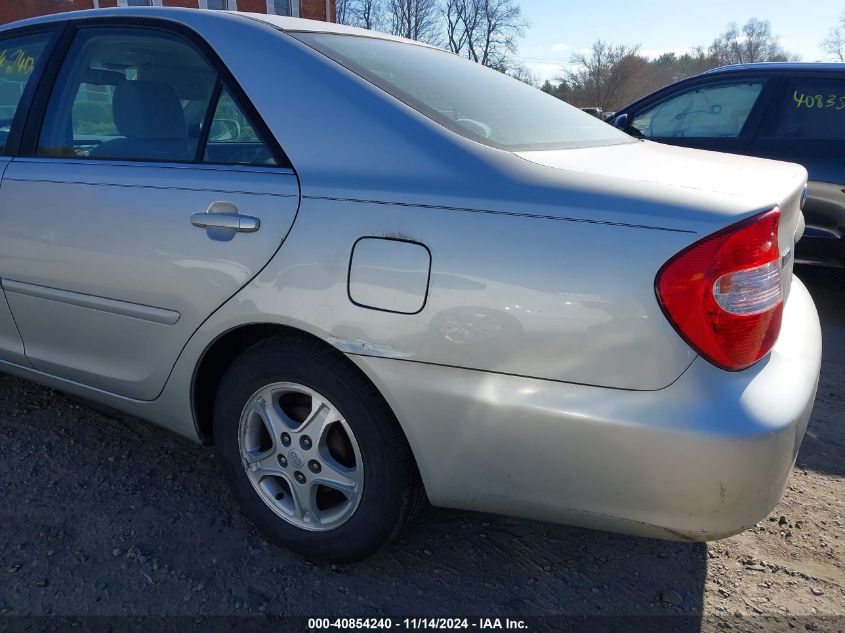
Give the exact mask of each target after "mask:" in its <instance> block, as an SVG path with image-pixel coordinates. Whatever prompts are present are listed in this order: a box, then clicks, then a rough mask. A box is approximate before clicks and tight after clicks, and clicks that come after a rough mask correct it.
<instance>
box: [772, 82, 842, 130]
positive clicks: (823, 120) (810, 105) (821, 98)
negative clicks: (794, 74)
mask: <svg viewBox="0 0 845 633" xmlns="http://www.w3.org/2000/svg"><path fill="white" fill-rule="evenodd" d="M775 134H776V136H777V137H778V138H786V139H804V140H815V141H819V140H828V141H832V140H838V141H841V140H845V81H842V80H836V79H823V78H822V79H813V78H809V79H796V80H794V81H792V82H791V84H790V86H789V90H788V91H787V94H786V103H784V104H783V109H782V110H781V115H780V121H778V125H777V131H776V132H775Z"/></svg>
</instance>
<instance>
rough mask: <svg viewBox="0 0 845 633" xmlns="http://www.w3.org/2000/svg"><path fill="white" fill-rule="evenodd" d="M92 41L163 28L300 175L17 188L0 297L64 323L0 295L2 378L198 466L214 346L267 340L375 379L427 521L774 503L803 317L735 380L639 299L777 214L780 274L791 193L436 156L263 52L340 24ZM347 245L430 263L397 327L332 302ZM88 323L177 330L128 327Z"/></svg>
mask: <svg viewBox="0 0 845 633" xmlns="http://www.w3.org/2000/svg"><path fill="white" fill-rule="evenodd" d="M113 15H123V16H127V15H138V16H160V17H163V18H167V19H174V20H178V21H180V22H182V23H183V24H186V25H188V26H189V27H190V28H192V29H194V30H195V31H197V32H198V33H200V34H201V35H202V36H203V37H204V38H206V39H207V41H208V42H209V44H210V45H211V47H212V48H213V49H214V50H215V51H216V52H217V53H218V54H219V55H220V56H221V58H222V59H223V60H225V63H226V64H227V66H228V68H229V69H230V70H231V72H232V73H233V74H234V76H235V77H236V78H237V79H238V81H239V82H240V83H241V85H242V87H243V88H244V90H245V92H246V93H247V94H248V95H249V97H250V99H251V100H252V102H253V104H254V105H255V106H256V108H257V109H258V111H259V112H260V114H261V115H262V117H263V118H264V120H265V121H266V123H267V125H268V127H269V128H270V130H271V131H272V133H273V134H274V135H275V136H276V138H277V139H278V141H279V143H280V144H281V146H282V147H283V148H284V150H285V152H286V153H287V154H288V156H289V157H290V158H291V161H292V162H293V166H294V169H295V172H296V175H294V174H293V173H284V172H283V171H279V170H277V171H273V170H252V171H251V170H238V169H229V168H217V169H200V168H195V167H191V166H184V165H182V166H176V165H171V166H163V165H155V166H153V165H145V164H133V163H126V164H114V163H106V162H102V161H74V160H32V159H26V160H20V159H16V160H15V161H13V162H12V163H11V165H10V166H9V167H8V169H7V171H6V173H5V175H4V177H3V180H2V184H0V277H2V278H3V279H4V280H9V281H12V282H19V283H20V284H28V285H30V286H33V285H34V286H40V287H44V288H50V289H53V290H55V291H57V293H73V300H72V301H56V300H52V299H49V298H45V297H44V296H41V297H38V296H34V295H33V293H32V292H30V294H21V293H16V292H7V293H6V299H7V300H8V301H9V305H11V310H12V312H11V313H8V314H7V311H6V310H5V304H4V302H3V301H0V346H2V349H0V366H2V367H3V368H4V370H6V371H8V372H10V373H15V374H17V375H21V376H24V377H27V378H30V379H34V380H38V381H40V382H43V383H45V384H49V385H52V386H54V387H57V388H60V389H64V390H67V391H70V392H73V393H77V394H79V395H83V396H85V397H88V398H92V399H95V400H99V401H101V402H104V403H106V404H108V405H110V406H113V407H116V408H119V409H122V410H125V411H127V412H130V413H132V414H134V415H138V416H140V417H143V418H147V419H150V420H152V421H154V422H156V423H158V424H161V425H163V426H165V427H167V428H170V429H172V430H174V431H176V432H178V433H181V434H183V435H185V436H187V437H191V438H193V439H198V437H199V431H198V429H197V426H196V420H195V418H194V411H193V408H192V391H191V390H192V385H193V378H194V374H195V371H196V368H197V365H198V363H199V362H200V361H201V360H202V358H203V357H204V354H205V353H206V352H207V350H208V349H209V346H211V345H212V344H213V342H214V341H215V340H217V339H218V337H220V336H221V335H223V334H225V333H227V332H230V331H232V330H233V329H236V328H239V327H246V326H249V325H251V324H255V323H264V324H267V323H269V324H279V325H284V326H288V327H292V328H297V329H299V330H302V331H304V332H307V333H310V334H312V335H314V336H316V337H319V338H320V339H322V340H324V341H326V342H327V343H328V344H330V345H333V346H334V347H335V348H337V349H338V350H340V351H341V352H343V353H346V354H348V355H349V357H350V358H352V360H353V361H354V362H355V363H356V364H357V365H358V366H359V367H360V368H361V370H362V371H364V372H365V373H366V374H367V375H368V376H369V377H370V379H371V380H372V381H373V383H374V384H375V385H376V386H377V387H378V388H379V390H380V391H381V393H382V394H383V395H384V397H385V398H386V399H387V401H388V403H389V404H390V406H391V408H392V409H393V411H394V413H395V414H396V417H397V419H398V421H399V423H400V424H401V425H402V428H403V430H404V432H405V434H406V435H407V437H408V439H409V442H410V444H411V446H412V449H413V451H414V456H415V458H416V461H417V464H418V465H419V468H420V471H421V474H422V477H423V480H424V482H425V484H426V490H427V493H428V495H429V497H430V498H431V499H432V501H434V502H435V503H437V504H441V505H448V506H454V507H464V508H472V509H476V510H484V511H492V512H502V513H507V514H514V515H520V516H528V517H535V518H543V519H548V520H556V521H566V522H572V523H578V524H582V525H589V526H592V527H601V528H607V529H619V530H623V531H629V532H636V533H640V534H647V535H651V536H658V537H665V538H692V539H700V538H715V537H718V536H723V535H726V534H729V533H732V532H736V531H738V530H741V529H743V528H744V527H747V526H748V525H751V524H753V523H754V522H756V521H757V520H758V519H759V518H760V517H762V516H763V515H765V513H767V512H768V511H769V509H770V508H771V507H772V506H773V505H774V504H775V503H776V502H777V500H778V499H779V497H780V495H781V493H782V490H783V486H784V484H785V480H786V477H787V476H788V473H789V471H790V468H791V465H792V463H793V460H794V458H795V454H796V452H797V450H798V446H799V445H800V440H801V438H802V436H803V433H804V429H805V427H806V423H807V419H808V418H809V413H810V410H811V408H812V403H813V400H814V394H815V387H816V381H817V379H818V372H819V365H820V355H821V340H820V335H819V326H818V317H817V315H816V313H815V309H814V306H813V304H812V300H811V299H810V297H809V295H808V294H807V292H806V290H805V289H804V288H803V286H802V285H801V284H800V282H796V283H794V284H793V286H792V292H791V294H790V296H789V299H788V302H787V306H786V314H785V318H784V324H783V329H782V332H781V336H780V339H779V341H778V343H777V345H776V347H775V349H774V350H773V351H772V353H770V354H769V355H768V356H767V357H766V358H764V359H763V360H762V361H760V362H759V363H757V364H756V365H754V366H753V367H751V368H749V369H747V370H745V371H742V372H736V373H729V372H725V371H722V370H719V369H716V368H715V367H713V366H712V365H710V364H708V363H707V362H705V361H704V360H702V359H701V358H697V357H696V354H695V352H694V351H693V350H692V349H690V347H689V346H688V345H687V344H686V343H685V342H684V341H683V340H682V339H681V338H680V337H679V336H678V334H677V333H676V332H675V330H674V329H673V327H672V326H671V325H670V324H669V322H668V321H667V320H666V318H665V316H664V315H663V313H662V311H661V310H660V307H659V305H658V303H657V300H656V298H655V294H654V278H655V275H656V273H657V271H658V270H659V268H660V266H662V264H663V263H664V262H666V261H667V260H668V259H669V258H670V257H671V256H673V255H674V254H676V253H677V252H678V251H680V250H681V249H683V248H685V247H686V246H688V245H690V244H692V243H693V242H695V241H696V240H698V239H700V238H702V237H704V236H705V235H707V234H708V233H711V232H713V231H716V230H718V229H721V228H723V227H725V226H727V225H729V224H731V223H734V222H736V221H739V220H742V219H744V218H747V217H750V216H752V215H753V214H755V213H759V212H761V211H764V210H767V209H770V208H772V207H773V206H775V205H778V206H780V207H781V209H782V210H783V214H782V222H781V233H780V235H779V239H780V242H781V249H782V250H783V249H787V248H789V247H791V246H792V244H791V242H792V241H793V239H794V236H795V235H796V234H800V226H801V216H800V211H799V209H798V206H799V199H800V195H801V191H802V190H803V186H804V183H805V182H806V171H805V170H804V169H803V168H802V167H800V166H797V165H790V164H785V163H777V162H773V161H763V160H759V159H751V158H746V157H741V156H728V155H720V154H711V153H705V152H698V151H695V150H688V149H681V148H672V147H668V146H659V145H655V144H652V143H648V142H640V143H630V144H625V145H621V146H616V147H612V148H611V147H608V148H592V149H572V150H561V151H554V152H526V153H522V154H520V155H517V154H513V153H509V152H504V151H501V150H496V149H492V148H490V147H486V146H483V145H480V144H477V143H474V142H472V141H470V140H467V139H465V138H462V137H459V136H457V135H455V134H454V133H452V132H450V131H448V130H446V129H444V128H442V127H440V126H438V125H437V124H436V123H434V122H433V121H431V120H429V119H427V118H425V117H424V116H423V115H421V114H420V113H418V112H416V111H415V110H413V109H411V108H410V107H408V106H406V105H405V104H403V103H400V102H399V101H397V100H395V99H393V98H392V97H390V96H389V95H387V94H385V93H383V92H382V91H380V90H379V89H378V88H376V87H375V86H372V85H370V84H368V83H367V82H365V81H364V80H362V79H361V78H360V77H357V76H356V75H354V74H352V73H351V72H349V71H347V70H345V69H343V68H341V67H339V66H337V65H335V64H333V63H331V62H330V61H329V60H327V59H326V58H324V57H323V56H322V55H320V54H319V53H317V52H316V51H314V50H313V49H310V48H309V47H307V46H305V45H304V44H302V43H301V42H299V41H297V40H295V39H294V38H292V37H290V36H289V35H287V34H285V33H284V32H283V31H282V30H280V29H283V28H290V29H301V28H313V29H330V30H334V29H335V28H336V27H335V26H334V25H326V24H320V23H312V22H309V21H302V20H293V19H285V18H277V17H268V16H257V15H256V16H250V15H245V14H227V13H225V12H206V11H198V10H177V9H157V8H148V9H134V8H131V9H116V10H109V9H103V10H99V11H97V12H80V13H78V14H74V16H78V17H93V16H103V17H108V16H113ZM66 17H67V16H62V17H55V16H54V17H50V18H42V19H40V20H35V21H34V22H48V21H51V20H53V21H55V20H61V19H65V18H66ZM6 29H8V27H3V28H0V33H2V32H3V31H4V30H6ZM338 30H344V31H345V30H348V29H347V28H346V27H338ZM359 34H362V33H359ZM243 42H250V46H249V47H244V46H243ZM255 51H262V54H261V55H256V54H255ZM279 60H284V65H283V66H280V64H279ZM268 78H272V79H269V80H268ZM292 112H294V113H296V117H295V120H292V118H291V113H292ZM298 185H301V191H300V188H299V186H298ZM300 200H301V204H299V203H300ZM216 202H231V203H233V204H235V205H236V206H237V208H238V210H239V212H240V213H243V214H248V215H252V216H255V217H257V218H259V220H260V223H261V226H260V229H259V230H258V231H257V232H256V233H238V234H236V235H234V236H232V237H231V239H229V240H228V241H226V240H221V239H215V238H219V237H220V235H212V234H209V233H207V232H206V231H204V230H202V229H200V228H197V227H195V226H192V225H191V222H190V218H191V215H192V214H194V213H198V212H203V211H205V210H206V209H208V208H209V206H210V205H212V204H214V203H216ZM297 208H298V211H297ZM294 220H295V221H294ZM288 230H289V231H290V232H289V233H288ZM286 235H287V237H285V236H286ZM362 237H392V238H399V239H402V240H407V241H412V242H417V243H419V244H423V245H424V246H425V248H426V249H428V251H429V252H430V254H431V274H430V280H429V287H428V296H427V297H426V300H425V305H424V306H423V307H422V310H420V311H419V312H418V313H417V314H396V313H391V312H387V311H383V310H382V311H379V310H373V309H370V308H366V307H361V306H359V305H355V303H353V302H352V301H350V298H349V283H348V282H349V273H350V253H351V252H352V248H353V245H354V244H355V243H356V241H357V240H359V239H360V238H362ZM282 240H284V244H283V245H282V246H281V248H279V245H280V244H281V243H282ZM389 260H390V258H383V259H382V262H383V263H386V264H388V265H387V266H386V267H387V268H391V269H393V270H400V269H401V266H400V265H399V264H396V263H393V264H391V263H390V261H389ZM359 272H361V271H359ZM366 286H367V290H366V292H367V300H368V301H371V302H373V303H376V304H380V305H384V306H391V305H393V306H395V305H396V304H395V303H394V302H395V301H396V297H395V295H394V294H393V293H391V292H390V291H389V290H388V289H389V286H390V283H387V282H380V283H372V275H371V276H370V282H369V283H367V284H366ZM21 287H23V288H24V289H26V287H27V286H20V285H19V286H18V289H20V288H21ZM379 287H381V289H382V291H381V292H380V291H379ZM57 293H54V294H53V295H52V297H53V298H54V299H55V298H60V297H66V298H67V295H63V294H57ZM411 294H413V293H411ZM417 294H418V293H417ZM91 297H97V298H101V299H103V300H105V301H113V302H124V303H126V304H131V305H132V306H148V307H150V308H153V309H155V310H163V311H168V312H173V313H178V314H179V319H178V321H176V322H175V323H174V324H171V325H167V324H164V323H156V322H153V321H149V320H144V319H138V318H133V317H128V316H126V315H125V314H119V313H118V312H116V311H115V310H114V309H112V310H111V311H109V310H105V309H97V304H96V301H95V300H93V299H91ZM85 302H88V303H87V304H85ZM92 302H93V303H92ZM81 304H85V305H81ZM117 305H121V304H117ZM404 305H405V304H403V306H404ZM106 306H111V307H112V308H114V306H115V304H101V306H100V307H106ZM124 307H125V306H124ZM11 314H14V320H12V319H11V318H10V316H11ZM15 322H16V323H17V327H18V328H19V329H20V332H21V334H22V335H23V342H24V344H25V347H26V354H27V357H28V361H27V360H26V359H23V358H21V351H22V349H21V345H20V338H19V337H17V338H16V335H17V331H16V330H13V327H14V326H15ZM30 363H31V366H29V364H30ZM202 397H213V394H202ZM444 438H448V442H447V441H445V440H444ZM505 446H507V450H505V449H504V448H503V447H505ZM479 472H483V473H484V475H485V476H483V477H479V476H477V475H478V473H479Z"/></svg>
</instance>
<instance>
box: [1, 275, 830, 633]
mask: <svg viewBox="0 0 845 633" xmlns="http://www.w3.org/2000/svg"><path fill="white" fill-rule="evenodd" d="M799 275H801V276H802V277H803V278H804V279H805V280H806V281H807V283H808V285H809V286H810V289H811V291H812V292H813V294H814V296H815V298H816V301H817V303H818V306H819V309H820V312H821V314H822V322H823V327H824V336H825V350H824V367H823V371H822V378H821V384H820V386H819V392H818V402H817V404H816V408H815V413H814V415H813V419H812V421H811V423H810V427H809V430H808V433H807V437H806V439H805V441H804V445H803V447H802V448H801V452H800V454H799V456H798V465H797V468H796V470H795V473H794V475H793V477H792V479H791V482H790V484H789V489H788V491H787V493H786V496H785V498H784V500H783V502H782V503H781V504H780V505H779V506H778V507H777V508H776V510H775V511H774V513H773V514H772V515H771V516H770V517H768V519H766V520H763V521H761V522H760V524H759V525H757V526H756V527H755V528H754V529H751V530H748V531H747V532H745V533H744V534H741V535H739V536H736V537H733V538H730V539H727V540H724V541H720V542H715V543H710V544H707V545H705V544H686V543H668V542H660V541H653V540H648V539H641V538H632V537H626V536H619V535H613V534H604V533H599V532H592V531H589V530H581V529H574V528H567V527H562V526H556V525H547V524H542V523H535V522H528V521H521V520H516V519H509V518H503V517H494V516H486V515H480V514H472V513H464V512H455V511H444V510H434V509H432V510H428V511H426V512H425V513H424V514H423V515H422V516H421V517H419V519H418V520H417V521H416V522H415V523H414V524H413V525H412V527H411V529H410V530H409V531H408V533H407V535H406V537H405V538H404V539H403V540H402V541H401V542H399V543H397V544H395V545H393V546H391V547H390V548H389V549H387V550H386V551H385V552H383V553H382V554H381V555H379V556H378V557H376V558H374V559H372V560H370V561H367V562H365V563H362V564H359V565H355V566H349V567H342V568H338V567H316V566H313V565H311V564H309V563H306V562H304V561H302V560H300V559H298V558H296V557H294V556H292V555H290V554H288V553H287V552H285V551H282V550H279V549H277V548H275V547H273V546H271V545H269V544H267V543H266V542H264V541H263V540H262V539H261V537H260V536H259V535H257V534H256V532H255V531H254V530H253V528H252V527H251V525H250V524H249V522H248V521H247V520H246V519H245V518H244V517H243V516H241V514H240V513H239V512H238V509H237V507H236V505H235V503H234V501H233V500H232V498H231V497H230V495H229V493H228V491H227V489H226V488H225V487H224V484H223V482H222V481H221V479H220V477H219V475H218V470H217V466H216V464H215V459H214V456H213V453H212V451H211V450H209V449H203V448H198V447H196V446H194V445H192V444H190V443H188V442H186V441H183V440H181V439H179V438H176V437H174V436H172V435H170V434H168V433H166V432H164V431H162V430H159V429H157V428H154V427H151V426H147V425H143V424H139V423H137V422H135V421H132V420H116V419H112V418H109V417H106V416H103V415H100V414H98V413H95V412H93V411H91V410H90V409H88V408H87V407H85V406H81V405H79V404H77V403H75V402H73V401H71V400H69V399H67V398H65V397H64V396H62V395H61V394H58V393H56V392H54V391H51V390H49V389H45V388H42V387H38V386H35V385H33V384H30V383H26V382H24V381H21V380H17V379H14V378H10V377H3V376H0V614H4V615H47V614H58V615H82V614H89V615H90V614H94V615H120V614H132V615H139V616H140V615H148V614H159V615H160V614H183V615H211V614H219V615H245V614H254V615H261V614H278V615H312V616H313V615H327V614H330V615H333V616H351V615H361V616H370V615H379V614H392V615H418V616H419V615H425V616H432V615H444V616H448V615H458V614H460V615H479V616H502V617H504V616H538V615H549V614H566V615H569V616H573V615H578V616H581V615H586V616H594V615H641V616H642V615H686V616H688V617H687V618H675V619H672V620H668V619H664V620H661V621H662V622H665V621H671V622H674V623H677V624H679V625H680V624H681V623H686V624H690V623H692V625H693V628H704V629H709V628H713V629H714V630H715V629H723V628H732V629H733V630H737V629H739V630H746V629H747V630H753V629H766V630H775V629H777V630H780V629H781V628H782V629H783V630H788V629H789V628H792V627H797V628H798V629H799V630H804V629H805V628H806V629H810V630H836V631H840V630H843V629H845V529H843V528H845V275H838V274H832V273H830V272H825V271H816V270H813V271H808V270H804V271H800V272H799ZM818 614H823V615H829V616H839V618H833V619H823V618H820V617H818ZM764 616H777V619H766V618H764ZM808 616H809V617H808ZM13 622H18V624H20V622H21V621H19V620H15V619H9V618H6V619H2V618H0V630H3V627H4V623H5V624H6V625H7V626H11V625H10V623H13ZM41 622H42V623H43V622H44V621H43V620H42V621H41ZM555 622H556V623H555ZM564 622H570V623H571V621H569V620H567V621H563V620H558V621H532V624H533V625H536V626H535V628H561V627H562V624H563V623H564ZM605 622H606V623H607V622H609V621H605ZM12 628H14V626H12ZM574 628H576V629H578V628H580V627H577V626H576V627H574ZM651 628H654V627H651ZM276 630H284V627H283V628H277V629H276ZM582 630H583V629H582Z"/></svg>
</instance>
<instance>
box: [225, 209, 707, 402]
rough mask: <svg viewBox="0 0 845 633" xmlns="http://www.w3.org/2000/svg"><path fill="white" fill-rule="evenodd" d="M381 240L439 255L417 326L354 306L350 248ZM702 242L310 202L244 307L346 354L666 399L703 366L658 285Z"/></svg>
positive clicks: (413, 320) (412, 320)
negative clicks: (669, 266)
mask: <svg viewBox="0 0 845 633" xmlns="http://www.w3.org/2000/svg"><path fill="white" fill-rule="evenodd" d="M326 226H331V227H332V231H330V232H329V231H326V230H325V227H326ZM385 234H390V235H395V234H402V235H407V236H412V237H413V239H414V240H415V241H416V242H419V243H421V244H424V245H425V247H426V248H427V249H428V250H429V251H430V253H431V281H430V288H429V295H428V299H427V300H426V303H425V306H424V308H423V309H422V310H421V311H420V312H419V313H418V314H413V315H412V314H392V313H388V312H381V311H376V310H370V309H367V308H363V307H360V306H357V305H355V304H354V303H353V302H352V301H351V300H350V299H349V297H348V296H347V288H346V279H347V273H348V266H349V259H348V258H349V253H350V251H351V249H352V246H353V244H355V243H356V241H357V240H358V239H359V238H361V237H366V236H368V235H385ZM693 237H694V236H691V235H689V234H686V233H674V232H666V231H652V230H647V229H634V228H630V227H617V226H607V225H596V224H590V223H582V222H565V221H558V220H543V219H536V218H518V217H511V216H501V215H490V214H485V213H474V212H462V211H455V210H443V209H429V208H419V207H397V206H391V205H384V204H367V203H355V202H348V201H345V202H342V201H332V200H314V199H308V198H303V201H302V209H301V211H300V215H299V217H298V219H297V222H296V224H295V225H294V227H293V229H292V231H291V234H290V236H289V237H288V240H287V241H286V243H285V246H284V248H283V249H281V250H280V252H279V253H278V254H277V256H276V257H275V258H274V260H273V261H272V262H271V263H270V265H268V267H267V268H266V269H265V270H264V271H263V272H262V273H261V274H260V275H258V277H256V279H255V280H254V281H253V282H252V283H251V284H249V286H248V287H247V288H245V289H244V290H243V291H242V292H241V293H240V294H239V295H238V297H236V299H235V300H236V301H241V302H243V303H244V304H247V305H244V306H243V307H248V308H249V310H250V311H254V312H255V313H256V314H263V315H277V316H278V318H279V319H280V320H282V321H283V322H286V323H290V324H292V325H296V326H297V327H302V328H303V329H305V330H306V331H309V332H311V333H313V334H315V335H317V336H319V337H321V338H323V339H325V340H328V341H330V342H333V343H334V344H335V345H336V346H338V347H340V348H341V349H343V350H344V351H346V352H347V353H360V354H371V355H376V356H386V357H391V358H404V359H413V360H417V361H422V362H427V363H434V364H443V365H450V366H458V367H467V368H472V369H480V370H485V371H493V372H500V373H506V374H516V375H522V376H533V377H538V378H545V379H551V380H560V381H567V382H577V383H584V384H596V385H604V386H610V387H618V388H626V389H645V390H649V389H660V388H663V387H665V386H666V385H668V384H670V383H671V382H672V381H673V380H675V379H676V378H677V377H678V376H679V375H680V374H681V373H682V372H683V371H684V370H685V369H686V367H688V366H689V364H690V362H692V359H693V358H694V353H693V352H692V350H691V349H690V348H689V347H688V346H687V345H686V343H684V342H683V341H682V340H681V339H680V338H679V337H678V336H677V334H676V333H675V332H674V330H673V329H672V328H671V325H669V324H668V322H666V320H665V317H664V316H663V314H662V312H661V311H660V308H659V306H658V304H657V301H656V299H655V296H654V289H653V280H654V274H655V272H656V271H657V270H658V269H659V267H660V265H662V263H663V262H664V261H665V260H666V259H668V258H669V256H671V254H673V253H675V252H677V251H678V250H680V249H681V248H682V247H683V246H684V245H685V244H686V243H687V242H689V241H690V240H691V239H692V238H693ZM313 244H320V245H321V247H320V248H319V249H314V248H313ZM265 318H266V316H265Z"/></svg>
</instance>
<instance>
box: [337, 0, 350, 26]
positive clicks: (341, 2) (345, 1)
mask: <svg viewBox="0 0 845 633" xmlns="http://www.w3.org/2000/svg"><path fill="white" fill-rule="evenodd" d="M351 4H352V1H351V0H335V3H334V15H335V20H337V23H338V24H349V23H350V22H349V14H350V12H349V8H350V5H351Z"/></svg>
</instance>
